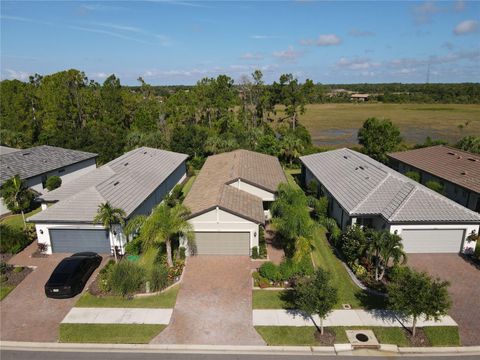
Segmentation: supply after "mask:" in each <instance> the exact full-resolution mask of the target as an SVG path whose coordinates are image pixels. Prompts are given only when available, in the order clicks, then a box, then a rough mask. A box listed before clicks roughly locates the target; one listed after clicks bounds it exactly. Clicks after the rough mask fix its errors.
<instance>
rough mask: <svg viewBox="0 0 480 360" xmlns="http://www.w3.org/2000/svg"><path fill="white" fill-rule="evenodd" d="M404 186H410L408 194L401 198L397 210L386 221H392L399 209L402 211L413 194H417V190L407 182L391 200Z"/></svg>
mask: <svg viewBox="0 0 480 360" xmlns="http://www.w3.org/2000/svg"><path fill="white" fill-rule="evenodd" d="M405 185H410V186H412V188H411V189H410V191H409V192H408V194H407V196H405V197H404V198H403V200H402V202H401V204H400V205H399V206H397V208H396V209H395V211H394V212H393V213H392V214H391V215H390V216H389V217H388V221H392V219H393V217H394V216H395V215H396V214H397V213H398V212H399V211H400V210H401V209H403V208H404V207H405V205H406V204H407V202H408V200H410V199H411V198H412V196H413V194H415V193H416V192H417V190H418V188H417V187H416V186H415V185H414V184H412V183H409V182H407V183H405V184H404V185H403V186H402V187H401V188H400V190H399V191H398V192H397V193H396V194H395V196H394V197H393V198H395V197H396V196H397V195H398V193H400V191H402V189H403V187H404V186H405ZM385 208H386V207H385ZM385 208H384V209H382V213H383V210H385Z"/></svg>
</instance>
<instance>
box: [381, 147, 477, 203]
mask: <svg viewBox="0 0 480 360" xmlns="http://www.w3.org/2000/svg"><path fill="white" fill-rule="evenodd" d="M388 156H389V158H390V164H391V166H392V167H393V168H394V169H395V170H397V171H399V172H401V173H402V174H405V173H407V172H409V171H414V172H417V173H419V174H420V182H421V183H422V184H426V183H427V182H428V181H432V180H433V181H437V182H439V183H440V184H442V185H443V191H444V195H445V196H446V197H448V198H449V199H452V200H453V201H455V202H457V203H459V204H460V205H463V206H465V207H467V208H469V209H470V210H474V211H476V212H480V155H478V154H472V153H469V152H467V151H463V150H459V149H456V148H452V147H449V146H444V145H438V146H431V147H426V148H422V149H415V150H409V151H402V152H395V153H391V154H388Z"/></svg>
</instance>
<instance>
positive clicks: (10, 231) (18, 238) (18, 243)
mask: <svg viewBox="0 0 480 360" xmlns="http://www.w3.org/2000/svg"><path fill="white" fill-rule="evenodd" d="M0 236H1V241H0V253H2V254H5V253H8V254H17V253H19V252H20V251H22V250H23V249H24V248H25V247H26V246H27V245H28V244H30V243H31V241H30V239H29V237H28V236H27V234H26V232H25V231H23V230H22V229H18V228H14V227H12V226H8V225H6V224H2V223H0Z"/></svg>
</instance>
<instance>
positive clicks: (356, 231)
mask: <svg viewBox="0 0 480 360" xmlns="http://www.w3.org/2000/svg"><path fill="white" fill-rule="evenodd" d="M340 241H341V247H342V253H343V255H344V256H345V260H346V261H347V263H348V264H349V265H350V266H351V265H352V264H355V263H356V262H358V260H360V259H361V258H362V257H363V255H364V249H365V247H366V242H367V239H366V236H365V232H364V231H363V229H362V228H361V227H360V226H356V225H353V226H349V227H348V229H347V231H345V232H344V233H343V234H342V235H341V239H340Z"/></svg>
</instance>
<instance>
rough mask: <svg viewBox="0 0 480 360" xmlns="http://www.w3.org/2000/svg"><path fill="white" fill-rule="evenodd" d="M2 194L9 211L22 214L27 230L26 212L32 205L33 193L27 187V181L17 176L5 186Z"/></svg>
mask: <svg viewBox="0 0 480 360" xmlns="http://www.w3.org/2000/svg"><path fill="white" fill-rule="evenodd" d="M0 193H1V196H2V197H3V201H4V202H5V204H6V205H7V208H8V210H10V211H13V212H16V213H18V212H21V213H22V219H23V228H24V229H26V228H27V222H26V221H25V210H27V209H28V208H29V207H30V205H31V203H32V200H33V193H32V191H31V190H30V189H29V188H28V187H27V185H26V183H25V181H22V179H20V176H18V175H15V176H13V177H12V178H10V179H8V180H7V181H6V182H5V183H4V184H3V186H2V188H1V191H0Z"/></svg>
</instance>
